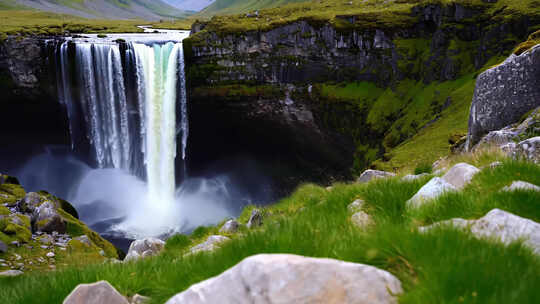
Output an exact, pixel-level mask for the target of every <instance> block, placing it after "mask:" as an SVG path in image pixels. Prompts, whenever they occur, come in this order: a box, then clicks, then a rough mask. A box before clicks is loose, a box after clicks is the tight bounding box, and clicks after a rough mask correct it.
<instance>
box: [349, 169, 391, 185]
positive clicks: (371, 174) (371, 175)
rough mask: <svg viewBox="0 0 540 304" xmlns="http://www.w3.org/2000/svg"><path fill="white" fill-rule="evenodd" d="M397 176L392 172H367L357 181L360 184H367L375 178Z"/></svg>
mask: <svg viewBox="0 0 540 304" xmlns="http://www.w3.org/2000/svg"><path fill="white" fill-rule="evenodd" d="M393 176H396V174H394V173H392V172H386V171H379V170H366V171H364V172H363V173H362V174H360V177H358V179H357V180H356V181H357V182H358V183H367V182H369V181H371V180H373V179H375V178H386V177H393Z"/></svg>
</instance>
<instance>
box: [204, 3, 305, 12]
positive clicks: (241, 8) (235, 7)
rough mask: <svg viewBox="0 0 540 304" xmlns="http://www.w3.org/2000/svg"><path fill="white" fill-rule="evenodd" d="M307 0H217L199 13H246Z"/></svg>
mask: <svg viewBox="0 0 540 304" xmlns="http://www.w3.org/2000/svg"><path fill="white" fill-rule="evenodd" d="M305 1H306V0H217V1H216V2H214V3H212V4H211V5H210V6H208V7H207V8H205V9H204V10H203V11H202V12H201V13H200V14H199V15H201V16H213V15H220V14H235V13H244V12H249V11H254V10H258V9H263V8H272V7H278V6H283V5H286V4H289V3H295V2H305Z"/></svg>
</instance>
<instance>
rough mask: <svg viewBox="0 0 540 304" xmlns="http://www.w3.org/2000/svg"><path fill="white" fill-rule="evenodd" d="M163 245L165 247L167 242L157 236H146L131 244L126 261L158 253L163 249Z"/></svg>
mask: <svg viewBox="0 0 540 304" xmlns="http://www.w3.org/2000/svg"><path fill="white" fill-rule="evenodd" d="M163 247H165V242H164V241H162V240H160V239H156V238H145V239H142V240H136V241H133V242H132V243H131V245H129V250H128V254H127V255H126V258H125V261H132V260H137V259H139V258H145V257H149V256H154V255H157V254H158V253H159V252H161V250H163Z"/></svg>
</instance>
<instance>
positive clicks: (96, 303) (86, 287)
mask: <svg viewBox="0 0 540 304" xmlns="http://www.w3.org/2000/svg"><path fill="white" fill-rule="evenodd" d="M101 303H103V304H105V303H107V304H129V302H128V301H127V300H126V298H124V297H123V296H122V295H121V294H120V293H119V292H118V291H117V290H116V289H114V287H112V286H111V284H109V282H107V281H99V282H97V283H93V284H80V285H78V286H77V287H76V288H75V289H74V290H73V291H72V292H71V293H70V294H69V295H68V296H67V298H66V299H65V300H64V302H63V304H101Z"/></svg>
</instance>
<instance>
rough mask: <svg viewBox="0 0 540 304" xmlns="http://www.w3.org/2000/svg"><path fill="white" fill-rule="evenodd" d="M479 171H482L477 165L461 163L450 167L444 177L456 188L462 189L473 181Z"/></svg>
mask: <svg viewBox="0 0 540 304" xmlns="http://www.w3.org/2000/svg"><path fill="white" fill-rule="evenodd" d="M478 172H480V170H479V169H478V168H476V167H475V166H471V165H469V164H466V163H459V164H457V165H455V166H453V167H452V168H450V170H448V172H446V174H445V175H443V177H442V179H443V180H444V181H445V182H447V183H449V184H451V185H452V186H454V187H455V188H456V189H458V190H461V189H463V188H464V187H465V186H466V185H468V184H469V183H470V182H471V180H472V178H473V177H474V176H475V175H476V173H478Z"/></svg>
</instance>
